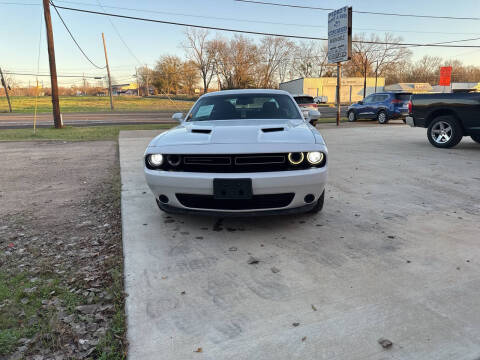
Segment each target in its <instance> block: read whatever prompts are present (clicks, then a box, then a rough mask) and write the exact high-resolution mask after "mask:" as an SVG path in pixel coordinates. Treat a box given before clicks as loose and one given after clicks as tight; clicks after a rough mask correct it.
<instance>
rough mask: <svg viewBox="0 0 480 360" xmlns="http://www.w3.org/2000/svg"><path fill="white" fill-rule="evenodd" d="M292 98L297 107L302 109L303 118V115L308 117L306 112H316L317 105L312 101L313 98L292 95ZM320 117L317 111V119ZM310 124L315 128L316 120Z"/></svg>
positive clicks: (303, 95)
mask: <svg viewBox="0 0 480 360" xmlns="http://www.w3.org/2000/svg"><path fill="white" fill-rule="evenodd" d="M293 98H294V99H295V102H296V103H297V104H298V106H300V108H301V109H302V112H303V113H304V116H305V114H307V116H308V111H310V110H314V111H318V105H317V103H316V102H315V100H314V99H313V96H310V95H305V94H302V95H293ZM320 115H321V114H320V111H318V118H320ZM310 123H311V124H312V125H313V126H315V125H316V124H317V120H312V121H310Z"/></svg>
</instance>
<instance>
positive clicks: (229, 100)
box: [187, 94, 302, 121]
mask: <svg viewBox="0 0 480 360" xmlns="http://www.w3.org/2000/svg"><path fill="white" fill-rule="evenodd" d="M233 119H302V116H301V114H300V113H299V112H298V109H297V107H296V106H295V104H294V102H293V101H292V99H291V98H290V97H289V96H287V95H283V94H231V95H211V96H205V97H203V98H201V99H200V100H198V101H197V102H196V104H195V105H194V107H193V109H192V111H191V112H190V114H189V116H188V119H187V121H208V120H233Z"/></svg>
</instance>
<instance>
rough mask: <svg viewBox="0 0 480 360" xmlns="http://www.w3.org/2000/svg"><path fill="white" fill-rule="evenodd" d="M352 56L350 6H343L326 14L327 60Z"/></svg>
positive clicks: (335, 60)
mask: <svg viewBox="0 0 480 360" xmlns="http://www.w3.org/2000/svg"><path fill="white" fill-rule="evenodd" d="M351 57H352V8H351V7H348V6H345V7H343V8H341V9H338V10H335V11H332V12H331V13H329V14H328V62H329V63H330V64H332V63H339V62H342V61H348V60H350V59H351Z"/></svg>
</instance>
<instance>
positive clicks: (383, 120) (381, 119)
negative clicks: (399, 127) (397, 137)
mask: <svg viewBox="0 0 480 360" xmlns="http://www.w3.org/2000/svg"><path fill="white" fill-rule="evenodd" d="M377 120H378V122H379V123H380V124H386V123H388V116H387V113H386V112H385V111H383V110H380V111H379V112H378V114H377Z"/></svg>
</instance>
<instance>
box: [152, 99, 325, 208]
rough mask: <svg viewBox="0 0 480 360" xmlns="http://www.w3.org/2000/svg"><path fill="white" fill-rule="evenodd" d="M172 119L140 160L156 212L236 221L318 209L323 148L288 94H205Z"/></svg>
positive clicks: (322, 187)
mask: <svg viewBox="0 0 480 360" xmlns="http://www.w3.org/2000/svg"><path fill="white" fill-rule="evenodd" d="M315 113H316V112H312V113H311V116H313V117H315V116H316V114H315ZM173 118H174V119H177V120H178V121H180V125H179V126H177V127H175V128H173V129H171V130H169V131H166V132H164V133H162V134H160V135H158V136H157V137H155V138H154V139H153V140H152V141H151V142H150V144H149V145H148V147H147V150H146V152H145V158H144V169H145V177H146V181H147V183H148V186H149V187H150V189H151V190H152V192H153V194H154V196H155V199H156V201H157V204H158V207H159V208H160V209H161V210H163V211H165V212H169V213H203V214H207V215H218V216H228V215H234V216H242V215H267V214H276V213H295V212H308V211H312V212H317V211H320V210H321V209H322V207H323V202H324V196H325V183H326V181H327V147H326V145H325V142H324V140H323V138H322V136H321V135H320V133H319V132H318V131H317V130H316V129H315V128H314V127H313V126H311V125H310V124H309V121H310V120H311V119H310V118H306V119H305V118H304V117H303V116H302V112H301V111H300V108H299V107H298V105H297V104H296V103H295V101H294V99H293V98H292V96H291V95H290V94H289V93H287V92H285V91H281V90H228V91H220V92H215V93H209V94H205V95H203V96H202V97H200V98H199V99H198V101H197V102H196V103H195V105H194V106H193V107H192V109H191V110H190V112H189V113H188V114H187V116H186V117H185V118H184V117H183V114H181V113H177V114H174V115H173Z"/></svg>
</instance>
